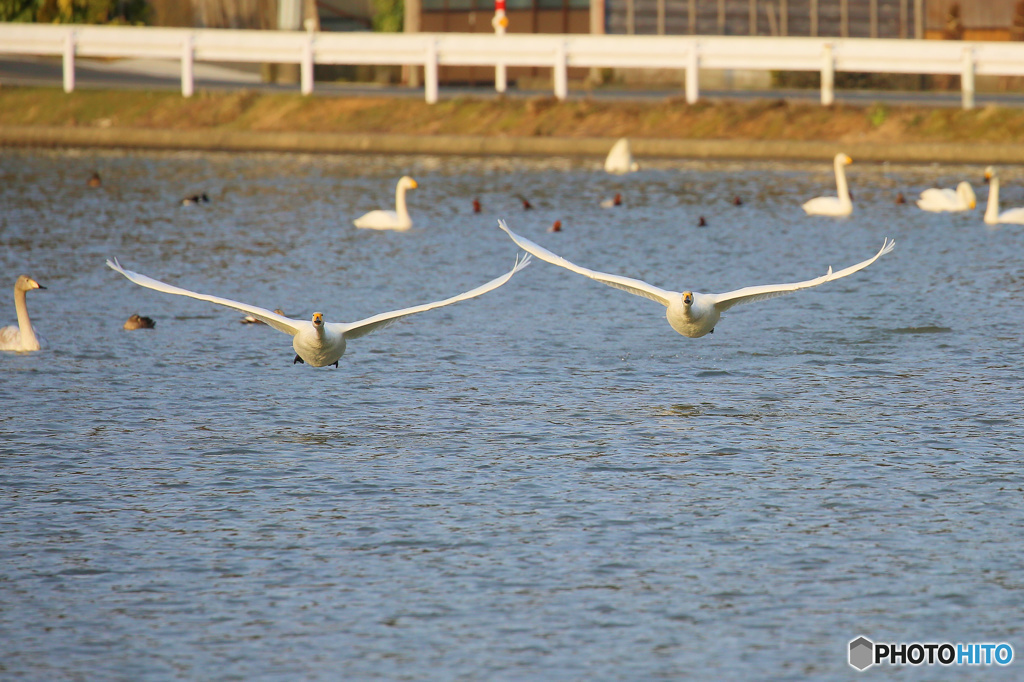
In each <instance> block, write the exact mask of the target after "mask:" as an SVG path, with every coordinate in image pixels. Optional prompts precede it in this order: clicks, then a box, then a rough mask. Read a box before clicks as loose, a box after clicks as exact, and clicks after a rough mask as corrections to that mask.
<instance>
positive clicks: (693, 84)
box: [686, 40, 700, 104]
mask: <svg viewBox="0 0 1024 682" xmlns="http://www.w3.org/2000/svg"><path fill="white" fill-rule="evenodd" d="M697 47H698V45H697V41H696V40H694V41H692V42H691V43H690V52H689V54H687V55H686V103H687V104H696V103H697V98H698V97H700V82H699V74H698V69H699V68H700V54H699V53H698V51H697Z"/></svg>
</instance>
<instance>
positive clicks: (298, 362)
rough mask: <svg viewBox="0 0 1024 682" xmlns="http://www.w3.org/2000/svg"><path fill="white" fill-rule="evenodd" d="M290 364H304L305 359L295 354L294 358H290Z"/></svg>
mask: <svg viewBox="0 0 1024 682" xmlns="http://www.w3.org/2000/svg"><path fill="white" fill-rule="evenodd" d="M292 364H293V365H294V364H299V365H304V364H306V361H305V360H303V359H302V358H300V357H299V356H298V354H296V356H295V359H294V360H292Z"/></svg>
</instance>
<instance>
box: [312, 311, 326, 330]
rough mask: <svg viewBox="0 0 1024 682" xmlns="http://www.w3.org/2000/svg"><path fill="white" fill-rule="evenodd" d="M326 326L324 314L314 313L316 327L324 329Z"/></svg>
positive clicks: (314, 325)
mask: <svg viewBox="0 0 1024 682" xmlns="http://www.w3.org/2000/svg"><path fill="white" fill-rule="evenodd" d="M323 326H324V314H323V313H313V327H314V328H316V329H323Z"/></svg>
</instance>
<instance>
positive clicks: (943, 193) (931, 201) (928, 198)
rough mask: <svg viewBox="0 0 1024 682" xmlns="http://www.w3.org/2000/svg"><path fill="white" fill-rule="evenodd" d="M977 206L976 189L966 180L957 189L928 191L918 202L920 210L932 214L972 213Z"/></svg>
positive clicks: (932, 189)
mask: <svg viewBox="0 0 1024 682" xmlns="http://www.w3.org/2000/svg"><path fill="white" fill-rule="evenodd" d="M977 205H978V198H977V197H976V196H975V195H974V188H973V187H971V183H969V182H967V181H966V180H964V181H963V182H961V183H960V184H959V185H957V186H956V189H938V188H936V187H932V188H931V189H926V190H925V191H923V192H921V198H920V199H918V200H917V206H918V208H920V209H921V210H922V211H931V212H932V213H942V212H943V211H970V210H971V209H973V208H974V207H975V206H977Z"/></svg>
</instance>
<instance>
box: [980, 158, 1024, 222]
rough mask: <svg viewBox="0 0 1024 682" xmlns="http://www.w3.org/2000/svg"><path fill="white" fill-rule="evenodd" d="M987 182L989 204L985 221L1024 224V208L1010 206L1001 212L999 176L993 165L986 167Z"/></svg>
mask: <svg viewBox="0 0 1024 682" xmlns="http://www.w3.org/2000/svg"><path fill="white" fill-rule="evenodd" d="M985 182H987V183H988V205H986V206H985V222H986V223H987V224H989V225H998V224H999V223H1010V224H1015V225H1024V208H1009V209H1007V210H1005V211H1003V212H1002V213H1000V212H999V176H998V175H996V171H995V169H994V168H992V166H989V167H988V168H986V169H985Z"/></svg>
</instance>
